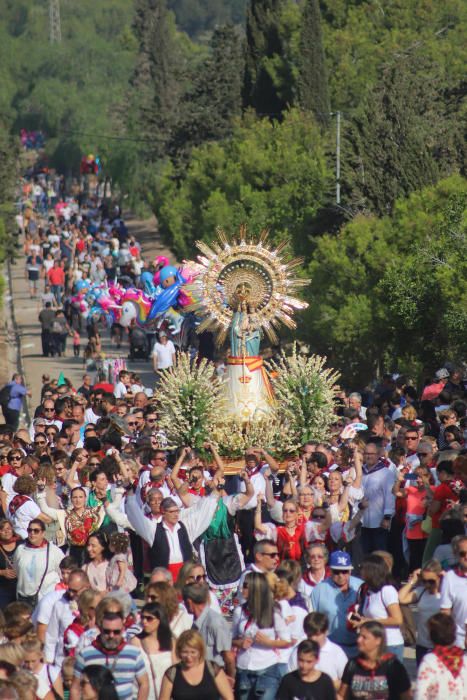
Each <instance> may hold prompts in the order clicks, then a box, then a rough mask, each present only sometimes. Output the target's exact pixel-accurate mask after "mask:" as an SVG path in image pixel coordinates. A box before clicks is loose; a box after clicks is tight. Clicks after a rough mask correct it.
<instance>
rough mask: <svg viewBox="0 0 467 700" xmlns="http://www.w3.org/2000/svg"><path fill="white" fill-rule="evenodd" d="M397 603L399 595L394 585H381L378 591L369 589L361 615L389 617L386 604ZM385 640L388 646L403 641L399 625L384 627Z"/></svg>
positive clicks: (375, 617)
mask: <svg viewBox="0 0 467 700" xmlns="http://www.w3.org/2000/svg"><path fill="white" fill-rule="evenodd" d="M394 603H397V604H398V605H399V596H398V594H397V591H396V589H395V588H394V586H383V587H382V589H381V590H380V591H377V592H373V591H369V592H368V593H367V595H366V596H365V600H364V602H363V608H362V614H363V617H369V618H370V619H372V620H382V619H384V618H386V617H389V612H388V606H389V605H393V604H394ZM384 630H385V632H386V642H387V645H388V646H389V647H392V646H396V645H398V644H403V643H404V638H403V636H402V633H401V631H400V629H399V627H385V628H384Z"/></svg>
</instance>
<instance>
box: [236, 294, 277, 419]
mask: <svg viewBox="0 0 467 700" xmlns="http://www.w3.org/2000/svg"><path fill="white" fill-rule="evenodd" d="M250 296H251V287H250V285H248V284H247V283H242V284H240V285H238V287H237V289H236V290H235V297H236V300H237V310H236V311H235V312H234V313H233V315H232V322H231V327H230V355H229V357H228V358H227V379H228V383H227V393H228V398H227V406H226V410H227V412H228V413H232V414H235V415H236V416H237V417H239V418H240V419H241V420H243V421H249V420H251V419H253V418H259V417H261V416H262V415H265V414H267V413H268V412H269V411H270V410H271V405H272V401H273V393H272V389H271V385H270V382H269V377H268V375H267V372H266V369H265V368H264V365H263V358H262V357H260V354H259V346H260V342H261V329H260V327H259V325H257V324H256V323H255V321H256V315H255V312H254V309H252V307H251V305H250V303H249V300H250Z"/></svg>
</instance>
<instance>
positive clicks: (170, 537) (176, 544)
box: [161, 520, 183, 564]
mask: <svg viewBox="0 0 467 700" xmlns="http://www.w3.org/2000/svg"><path fill="white" fill-rule="evenodd" d="M161 522H162V527H163V528H164V530H165V534H166V535H167V542H168V543H169V550H170V553H169V564H179V563H180V562H181V561H183V554H182V550H181V548H180V540H179V538H178V531H179V530H180V529H181V528H180V523H177V524H176V525H174V527H173V529H172V528H170V527H169V526H168V525H167V523H165V522H164V521H163V520H162V521H161Z"/></svg>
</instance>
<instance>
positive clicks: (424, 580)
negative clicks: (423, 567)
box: [422, 578, 437, 586]
mask: <svg viewBox="0 0 467 700" xmlns="http://www.w3.org/2000/svg"><path fill="white" fill-rule="evenodd" d="M422 583H424V584H425V585H429V586H432V585H434V584H435V583H437V581H436V579H435V578H422Z"/></svg>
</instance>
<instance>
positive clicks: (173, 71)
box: [130, 0, 179, 160]
mask: <svg viewBox="0 0 467 700" xmlns="http://www.w3.org/2000/svg"><path fill="white" fill-rule="evenodd" d="M133 29H134V32H135V35H136V37H137V39H138V43H139V50H138V57H137V63H136V68H135V72H134V74H133V77H132V80H131V86H132V88H133V99H132V102H133V104H134V105H135V107H136V109H135V112H134V113H133V115H132V116H130V120H131V119H133V120H134V123H133V124H132V130H133V131H135V130H137V131H138V134H139V135H140V136H142V137H144V138H147V139H148V140H150V141H151V143H150V144H147V146H145V149H144V150H145V160H156V159H158V158H161V157H163V156H165V155H166V151H167V145H168V142H169V139H170V135H171V131H172V129H173V126H174V123H175V120H176V115H177V106H178V101H179V88H178V77H179V56H178V49H177V46H176V41H175V27H174V24H173V21H172V19H171V16H170V14H169V12H168V10H167V5H166V0H136V3H135V17H134V22H133Z"/></svg>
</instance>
